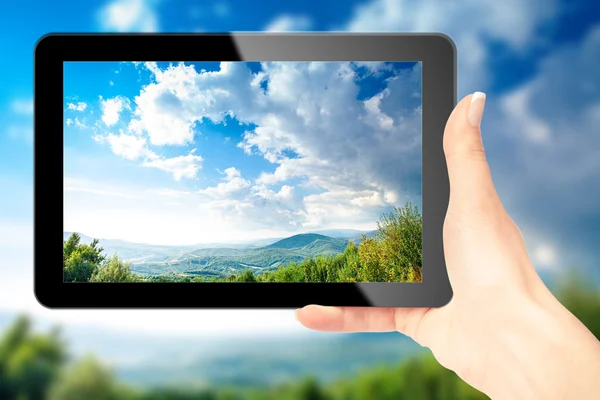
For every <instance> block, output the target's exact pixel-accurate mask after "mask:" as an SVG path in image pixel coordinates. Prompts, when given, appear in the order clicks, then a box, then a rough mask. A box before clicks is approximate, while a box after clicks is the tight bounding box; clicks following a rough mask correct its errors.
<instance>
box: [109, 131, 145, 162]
mask: <svg viewBox="0 0 600 400" xmlns="http://www.w3.org/2000/svg"><path fill="white" fill-rule="evenodd" d="M106 141H107V142H108V143H109V144H110V148H111V150H112V151H113V153H115V154H116V155H118V156H121V157H123V158H125V159H127V160H137V159H138V158H140V157H142V156H145V155H148V149H147V148H146V138H144V137H140V136H132V135H126V134H123V133H120V134H118V135H115V134H112V133H109V134H108V135H107V136H106Z"/></svg>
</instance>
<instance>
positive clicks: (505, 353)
mask: <svg viewBox="0 0 600 400" xmlns="http://www.w3.org/2000/svg"><path fill="white" fill-rule="evenodd" d="M472 96H473V95H469V96H467V97H465V98H464V99H462V100H461V101H460V103H459V104H458V105H457V106H456V108H455V109H454V111H453V112H452V114H451V116H450V118H449V119H448V122H447V124H446V129H445V132H444V153H445V156H446V162H447V165H448V174H449V178H450V201H449V205H448V211H447V213H446V219H445V222H444V232H443V234H444V253H445V259H446V265H447V269H448V274H449V277H450V282H451V285H452V288H453V291H454V296H453V298H452V300H451V301H450V303H448V304H447V305H446V306H444V307H442V308H374V307H371V308H366V307H365V308H361V307H357V308H354V307H324V306H317V305H310V306H307V307H304V308H302V309H299V310H297V311H296V318H297V319H298V320H299V321H300V323H301V324H303V325H304V326H306V327H307V328H309V329H313V330H318V331H328V332H390V331H398V332H400V333H403V334H405V335H407V336H409V337H411V338H412V339H414V340H415V341H416V342H417V343H419V344H420V345H421V346H424V347H427V348H429V349H430V350H431V351H432V353H433V355H434V356H435V357H436V359H437V360H438V361H439V362H440V364H442V365H443V366H444V367H446V368H448V369H451V370H453V371H454V372H455V373H456V374H457V375H458V376H459V377H461V378H462V379H463V380H464V381H466V382H467V383H468V384H470V385H471V386H473V387H474V388H476V389H478V390H480V391H481V392H483V393H485V394H486V395H488V396H489V397H491V398H493V399H597V398H598V396H600V342H599V341H598V340H597V339H596V338H595V337H594V336H593V335H592V333H591V332H590V331H589V330H588V329H587V328H586V327H585V326H584V325H583V324H582V323H581V322H580V321H579V320H578V319H577V318H575V317H574V316H573V315H572V314H571V313H570V312H569V311H568V310H567V309H566V308H565V307H563V306H562V305H561V304H560V302H559V301H558V300H557V299H556V298H555V297H554V296H553V295H552V293H551V292H550V291H549V290H548V288H547V287H546V286H545V285H544V283H543V282H542V280H541V279H540V277H539V275H538V274H537V272H536V271H535V269H534V267H533V265H532V263H531V261H530V258H529V256H528V254H527V250H526V248H525V243H524V241H523V237H522V235H521V232H520V230H519V228H518V227H517V226H516V224H515V223H514V222H513V221H512V219H511V218H510V217H509V215H508V214H507V213H506V211H505V209H504V207H503V206H502V203H501V201H500V198H499V197H498V194H497V193H496V189H495V187H494V184H493V181H492V177H491V173H490V169H489V166H488V163H487V161H486V157H485V152H484V148H483V142H482V138H481V130H480V128H479V125H480V123H479V122H480V121H481V116H482V113H483V105H484V102H485V99H481V98H478V99H477V101H475V102H474V103H473V105H471V98H472ZM599 318H600V316H599Z"/></svg>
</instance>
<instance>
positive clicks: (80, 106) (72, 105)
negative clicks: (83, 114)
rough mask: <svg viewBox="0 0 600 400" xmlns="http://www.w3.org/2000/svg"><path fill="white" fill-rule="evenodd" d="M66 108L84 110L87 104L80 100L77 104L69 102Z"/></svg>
mask: <svg viewBox="0 0 600 400" xmlns="http://www.w3.org/2000/svg"><path fill="white" fill-rule="evenodd" d="M67 108H68V109H69V110H74V111H84V110H85V109H86V108H87V104H86V103H85V102H83V101H80V102H78V103H77V104H75V103H69V104H67Z"/></svg>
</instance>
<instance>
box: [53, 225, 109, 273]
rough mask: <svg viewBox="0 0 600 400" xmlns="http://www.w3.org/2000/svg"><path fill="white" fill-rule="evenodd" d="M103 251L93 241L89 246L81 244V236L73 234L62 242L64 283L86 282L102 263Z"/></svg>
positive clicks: (96, 242)
mask: <svg viewBox="0 0 600 400" xmlns="http://www.w3.org/2000/svg"><path fill="white" fill-rule="evenodd" d="M103 251H104V249H103V248H102V247H99V246H98V240H97V239H94V240H93V241H92V243H90V244H83V243H81V236H80V235H79V234H78V233H73V234H72V235H71V236H70V237H69V239H67V240H66V241H64V242H63V279H64V281H65V282H87V281H89V280H90V278H91V277H92V275H93V274H94V272H95V271H96V269H97V268H98V266H99V265H100V264H101V263H102V262H103V261H104V259H105V256H104V255H103V254H102V252H103Z"/></svg>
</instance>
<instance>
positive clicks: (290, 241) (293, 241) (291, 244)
mask: <svg viewBox="0 0 600 400" xmlns="http://www.w3.org/2000/svg"><path fill="white" fill-rule="evenodd" d="M331 239H333V238H330V237H328V236H324V235H317V234H315V233H303V234H300V235H294V236H290V237H289V238H286V239H282V240H279V241H277V242H275V243H273V244H271V245H269V246H267V248H270V249H294V248H298V247H304V246H306V245H309V244H311V243H313V242H314V241H317V240H325V241H328V240H331Z"/></svg>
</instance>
